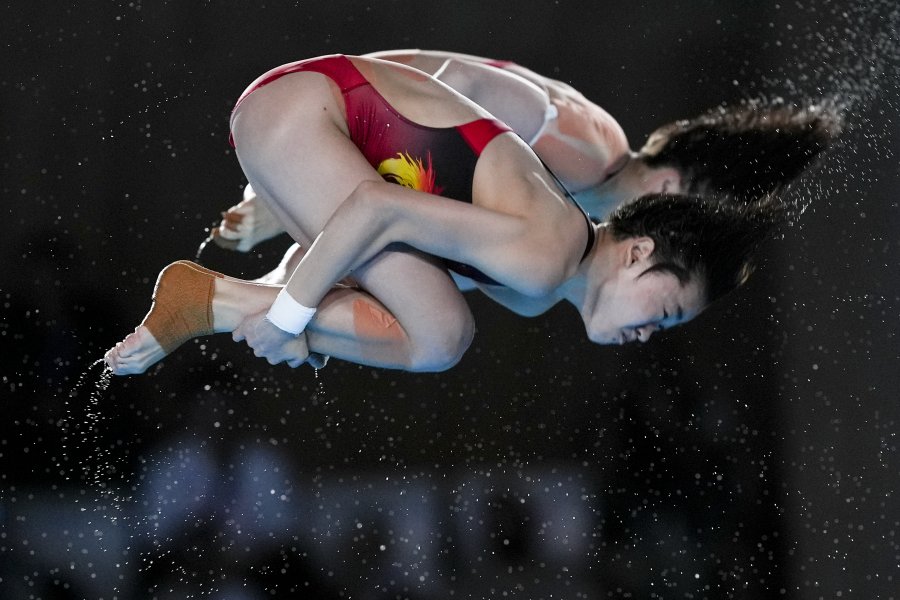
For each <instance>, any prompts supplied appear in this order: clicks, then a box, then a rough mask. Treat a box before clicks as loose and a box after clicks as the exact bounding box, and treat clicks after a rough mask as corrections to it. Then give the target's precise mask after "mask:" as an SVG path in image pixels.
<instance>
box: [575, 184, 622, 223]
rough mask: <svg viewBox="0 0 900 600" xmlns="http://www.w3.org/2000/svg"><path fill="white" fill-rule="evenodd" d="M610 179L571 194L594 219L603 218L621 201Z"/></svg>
mask: <svg viewBox="0 0 900 600" xmlns="http://www.w3.org/2000/svg"><path fill="white" fill-rule="evenodd" d="M613 177H615V175H614V176H613ZM610 181H611V180H610V179H607V180H606V181H604V182H603V183H598V184H597V185H595V186H593V187H589V188H587V189H583V190H579V191H577V192H574V193H573V194H572V196H574V198H575V201H576V202H577V203H578V204H579V205H580V206H581V208H583V209H584V210H585V211H586V212H587V214H589V215H590V216H591V217H592V218H594V219H599V220H601V221H602V220H605V219H606V218H607V217H608V216H609V214H610V213H612V211H614V210H615V209H616V208H618V206H619V204H620V203H621V201H622V199H621V198H620V197H619V196H618V195H617V194H616V193H615V185H610V184H609V182H610Z"/></svg>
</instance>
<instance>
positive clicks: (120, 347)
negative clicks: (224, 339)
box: [104, 260, 222, 375]
mask: <svg viewBox="0 0 900 600" xmlns="http://www.w3.org/2000/svg"><path fill="white" fill-rule="evenodd" d="M218 277H222V275H221V274H220V273H216V272H215V271H210V270H209V269H205V268H203V267H200V266H199V265H195V264H194V263H192V262H188V261H185V260H181V261H177V262H174V263H172V264H170V265H169V266H167V267H166V268H165V269H163V270H162V272H161V273H160V274H159V278H157V280H156V287H155V288H154V290H153V304H152V306H151V307H150V312H148V313H147V316H146V317H144V320H143V322H142V323H141V324H140V325H139V326H138V327H137V329H135V330H134V333H132V334H129V335H128V336H127V337H126V338H125V339H124V340H122V341H121V342H119V343H118V344H116V345H115V347H114V348H112V349H110V350H109V351H108V352H107V353H106V355H105V356H104V358H105V360H106V364H108V365H109V367H110V368H111V369H112V372H113V374H115V375H134V374H136V373H143V372H144V371H146V370H147V369H148V368H149V367H150V366H152V365H153V364H154V363H156V362H158V361H159V360H160V359H162V358H163V357H165V356H166V355H168V354H170V353H172V352H173V351H174V350H175V349H176V348H177V347H178V346H180V345H181V344H183V343H184V342H186V341H188V340H189V339H191V338H195V337H198V336H201V335H209V334H211V333H213V331H214V330H213V317H212V299H213V294H214V292H215V280H216V278H218Z"/></svg>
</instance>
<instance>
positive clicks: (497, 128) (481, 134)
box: [456, 119, 512, 156]
mask: <svg viewBox="0 0 900 600" xmlns="http://www.w3.org/2000/svg"><path fill="white" fill-rule="evenodd" d="M456 130H457V131H458V132H459V135H461V136H462V137H463V139H464V140H466V143H467V144H469V148H471V149H472V152H474V153H475V155H476V156H481V152H482V151H483V150H484V147H485V146H487V145H488V142H490V141H491V140H492V139H494V138H495V137H497V136H498V135H500V134H501V133H506V132H507V131H512V129H511V128H510V127H508V126H506V125H505V124H504V123H501V122H500V121H496V120H494V119H478V120H477V121H471V122H469V123H464V124H463V125H459V126H457V127H456Z"/></svg>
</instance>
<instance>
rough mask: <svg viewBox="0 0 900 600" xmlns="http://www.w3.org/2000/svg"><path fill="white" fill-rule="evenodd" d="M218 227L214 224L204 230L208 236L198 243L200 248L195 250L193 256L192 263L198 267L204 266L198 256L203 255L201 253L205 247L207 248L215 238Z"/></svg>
mask: <svg viewBox="0 0 900 600" xmlns="http://www.w3.org/2000/svg"><path fill="white" fill-rule="evenodd" d="M218 226H219V224H218V223H215V222H214V223H213V224H212V225H210V226H209V227H207V228H206V229H204V231H205V232H207V234H208V235H207V236H206V239H204V240H203V241H202V242H200V246H199V247H198V248H197V253H196V254H195V255H194V262H195V263H197V264H198V265H201V266H206V265H204V264H203V262H201V260H200V255H201V254H203V251H204V250H206V247H207V246H209V244H210V242H212V241H213V239H214V238H215V235H214V234H215V231H216V228H217V227H218Z"/></svg>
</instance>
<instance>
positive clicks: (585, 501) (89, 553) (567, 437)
mask: <svg viewBox="0 0 900 600" xmlns="http://www.w3.org/2000/svg"><path fill="white" fill-rule="evenodd" d="M0 10H2V13H0V15H2V19H0V34H2V37H0V39H2V44H3V53H2V56H3V58H2V61H0V64H2V72H0V102H2V103H0V115H2V118H0V139H2V148H0V164H2V171H0V173H2V175H0V189H2V198H3V203H2V211H3V216H4V218H3V219H2V224H0V236H2V238H0V239H2V242H0V244H2V245H0V253H2V254H0V256H2V266H3V277H2V279H0V299H2V309H0V321H2V322H0V356H2V358H0V390H2V391H0V394H2V396H0V398H2V400H0V401H2V406H3V410H4V413H5V419H3V420H2V424H0V485H2V487H0V490H2V491H0V523H2V531H0V590H2V592H0V596H2V597H3V598H80V597H102V598H111V597H117V598H145V597H147V598H149V597H159V598H185V597H191V594H194V595H197V594H208V595H210V596H212V597H224V598H263V597H359V598H392V597H416V598H443V597H449V596H450V594H451V593H452V594H453V595H454V596H455V597H487V596H497V597H501V596H503V597H520V598H537V597H546V598H549V597H561V598H579V597H581V598H595V597H616V598H619V597H622V598H626V597H636V598H650V597H660V598H700V597H708V598H721V597H735V598H770V597H780V596H788V597H802V598H819V597H828V598H831V597H859V598H873V597H877V598H896V597H897V593H896V589H898V583H897V577H898V563H900V548H898V538H897V534H896V532H897V530H898V526H900V511H898V508H897V501H896V492H897V489H896V486H897V481H898V464H900V463H898V459H897V455H896V453H897V444H898V441H897V434H896V432H897V429H898V419H900V414H898V408H897V389H898V379H900V375H898V372H900V369H898V368H897V367H898V345H897V339H896V335H897V324H896V322H897V316H898V290H900V284H898V275H897V273H898V269H897V267H898V262H897V259H896V253H897V250H898V248H897V246H898V244H897V235H896V232H897V228H898V225H900V210H898V207H897V193H896V189H897V186H898V183H900V176H898V169H897V159H896V151H897V142H896V140H895V136H894V133H895V132H896V120H897V117H898V114H897V108H898V107H897V100H898V94H897V88H896V81H897V74H898V73H897V62H898V61H897V57H896V56H895V54H894V53H896V52H897V32H896V22H897V19H896V15H895V14H894V15H892V14H890V11H891V10H895V9H893V8H892V7H891V5H890V3H889V2H888V3H885V4H882V5H879V4H872V3H866V4H860V5H854V4H852V3H850V2H838V3H835V2H824V1H823V2H812V3H808V4H796V3H790V4H789V3H784V4H783V5H782V3H779V2H769V1H766V2H754V3H748V2H740V1H737V0H733V1H724V0H696V1H691V2H687V1H681V2H664V1H659V2H605V3H600V2H590V1H569V0H559V1H556V2H509V1H506V2H503V1H500V0H490V1H479V2H454V3H450V2H446V3H441V2H432V1H423V2H411V1H407V0H384V1H382V2H380V3H372V4H366V3H361V2H349V1H338V2H332V3H307V2H294V3H286V2H285V3H269V4H256V5H251V4H248V3H242V4H231V3H227V4H226V3H209V2H180V3H176V2H165V3H160V2H147V3H143V2H96V1H85V2H80V3H77V6H75V5H73V6H64V5H58V4H54V3H39V2H38V3H30V2H13V3H12V4H9V3H7V4H6V5H4V6H3V8H2V9H0ZM403 47H421V48H435V49H447V50H455V51H461V52H468V53H473V54H481V55H485V56H492V57H497V58H506V59H512V60H515V61H517V62H519V63H521V64H524V65H526V66H529V67H531V68H533V69H535V70H537V71H539V72H542V73H545V74H548V75H552V76H555V77H557V78H559V79H562V80H564V81H567V82H569V83H571V84H573V85H575V86H576V87H578V88H579V89H581V90H582V91H583V92H584V93H585V94H586V95H587V96H588V97H590V98H592V99H593V100H595V101H597V102H598V103H599V104H601V105H602V106H604V107H605V108H606V109H607V110H609V111H610V112H611V113H612V114H613V115H615V116H616V117H617V118H618V119H619V121H620V123H621V124H622V125H623V127H624V128H625V130H626V132H628V134H629V137H630V139H631V140H632V142H633V146H635V147H636V146H639V145H640V141H641V140H642V139H643V137H644V136H645V135H646V134H647V133H649V132H650V131H651V130H652V129H654V128H655V127H656V126H657V125H659V124H660V123H662V122H665V121H669V120H672V119H676V118H680V117H686V116H690V115H692V114H695V113H697V112H700V111H701V110H703V109H705V108H707V107H710V106H713V105H716V104H718V103H720V102H723V101H728V102H733V101H737V100H739V99H742V98H747V97H760V96H770V97H771V96H776V95H783V96H784V97H785V98H786V99H787V100H788V101H803V98H805V97H807V96H813V97H822V96H831V95H834V94H840V95H841V96H842V97H843V98H850V99H852V100H855V101H856V102H855V104H854V105H853V110H852V111H851V124H850V127H849V128H848V133H847V135H846V141H845V144H844V145H843V146H842V147H841V148H840V149H839V150H838V152H836V153H835V155H833V156H832V157H830V158H829V159H828V161H827V163H826V165H825V167H824V168H823V169H822V170H820V171H819V172H817V173H816V174H815V175H813V176H811V177H809V178H808V179H807V180H806V181H805V182H804V184H803V185H802V186H800V188H799V189H798V190H797V191H796V192H795V194H794V196H795V198H797V199H798V200H799V201H806V200H809V199H812V200H813V202H812V206H811V208H810V209H809V210H807V212H806V213H805V214H804V215H803V219H802V221H801V226H799V227H796V228H794V229H792V230H791V231H789V232H788V235H787V237H786V239H784V240H780V241H777V242H773V243H772V244H771V245H770V246H769V247H768V248H767V257H766V261H765V264H764V265H763V269H762V271H761V272H760V273H759V274H758V275H757V276H755V277H754V278H753V280H752V281H751V282H750V283H749V284H748V285H747V286H746V288H745V289H742V290H740V291H739V292H737V293H736V294H734V295H733V296H731V297H729V298H728V299H726V300H725V301H723V302H722V303H721V304H720V305H717V306H715V307H712V308H711V309H709V310H708V311H707V312H706V313H704V314H703V315H702V316H701V317H700V318H698V319H697V320H696V322H695V323H692V324H690V325H688V326H686V327H683V328H680V329H679V330H677V331H673V332H670V333H667V334H666V335H664V336H660V337H659V339H654V341H653V342H652V343H650V344H647V345H643V346H642V347H626V348H602V347H594V346H592V345H590V344H589V343H588V342H587V341H586V340H585V339H584V335H583V333H582V327H581V325H580V321H579V319H578V317H577V315H575V314H574V312H573V311H571V310H568V309H563V308H560V309H555V310H553V311H551V312H550V313H549V314H547V315H545V316H543V317H541V318H538V319H521V318H518V317H515V316H512V315H510V314H506V313H505V312H504V311H502V310H500V309H499V308H497V307H495V306H492V305H491V304H490V303H489V302H487V301H485V300H483V299H480V298H477V297H473V298H472V300H471V302H472V305H473V309H474V311H475V314H476V320H477V323H478V335H477V338H476V341H475V344H474V346H473V347H472V349H471V350H470V351H469V353H468V354H467V355H466V357H465V358H464V360H463V361H462V363H461V364H460V365H459V366H458V367H456V368H455V369H453V370H452V371H450V372H447V373H441V374H435V375H430V374H429V375H420V374H408V373H395V372H388V371H379V370H372V369H367V368H361V367H358V366H355V365H350V364H346V363H339V362H338V361H333V362H332V364H330V365H329V366H328V368H327V369H325V370H323V371H322V372H320V373H319V374H318V375H317V376H316V375H315V374H314V373H313V372H312V371H311V370H307V369H301V370H298V371H290V370H289V369H287V368H283V367H279V368H272V367H270V366H269V365H267V364H265V363H264V362H263V361H259V360H257V359H255V358H254V357H253V356H252V354H251V353H250V352H248V351H247V350H246V348H244V347H241V346H236V345H234V344H233V343H231V342H230V340H229V339H228V338H227V337H226V336H219V337H213V338H209V339H205V340H201V341H199V342H197V343H196V344H188V345H187V346H186V347H184V348H182V349H181V350H179V351H178V353H177V354H176V355H174V356H173V357H170V358H169V359H167V360H166V361H164V363H163V364H162V366H161V367H159V368H156V369H153V370H152V371H151V373H149V374H146V375H144V376H141V377H135V378H128V379H116V380H114V381H113V382H112V384H111V385H110V387H109V389H108V390H106V391H105V392H102V393H100V392H95V393H93V394H92V393H91V390H92V389H93V385H94V381H95V379H96V377H97V374H98V372H99V371H98V370H96V369H95V370H93V371H89V372H88V373H87V374H86V375H85V376H84V377H83V380H82V382H83V383H82V384H81V385H80V387H79V386H78V385H77V382H78V380H79V377H80V376H82V374H83V373H84V372H85V371H86V370H88V366H89V365H90V363H91V362H92V361H94V360H96V359H97V358H99V357H100V356H102V353H103V351H104V350H105V348H107V347H108V346H110V345H111V344H113V343H114V342H115V341H117V340H119V339H121V337H122V336H123V335H124V334H125V333H126V332H128V331H129V330H130V329H131V328H132V327H134V325H135V324H136V323H137V322H138V321H139V320H140V318H141V317H142V316H143V314H144V311H145V310H146V308H147V306H148V303H149V295H150V291H151V289H152V285H153V282H154V280H155V277H156V274H157V272H158V271H159V269H161V268H162V267H163V266H164V265H165V264H167V263H169V262H171V261H172V260H175V259H178V258H190V257H192V256H193V255H194V253H195V252H196V249H197V245H198V243H199V242H200V241H201V240H202V239H203V237H204V235H205V233H204V228H205V227H207V226H208V225H209V224H210V223H212V222H213V221H214V220H215V219H216V218H217V216H218V214H219V212H220V211H221V210H223V209H224V208H226V207H227V206H229V205H231V204H233V203H235V202H236V201H237V200H238V199H239V197H240V190H241V186H242V185H243V183H244V181H243V179H242V175H241V173H240V169H239V167H238V165H237V161H236V160H235V158H234V156H233V153H232V152H231V150H230V148H229V146H228V144H227V135H228V133H227V122H228V114H229V111H230V108H231V106H232V104H233V102H234V100H235V98H236V96H237V95H238V94H239V93H240V92H241V90H243V88H244V87H245V86H246V84H247V83H248V82H249V81H251V80H252V79H253V78H254V77H256V76H257V75H258V74H259V73H261V72H262V71H264V70H266V69H268V68H270V67H272V66H275V65H277V64H281V63H283V62H287V61H290V60H296V59H298V58H304V57H309V56H315V55H319V54H326V53H332V52H343V53H363V52H369V51H374V50H381V49H389V48H403ZM285 243H286V242H285V241H284V240H275V241H272V242H270V243H267V244H266V245H264V246H263V247H262V248H261V249H260V250H259V252H254V253H251V254H250V255H248V256H233V255H229V254H227V253H225V252H224V251H220V250H218V249H212V250H210V251H208V252H207V253H206V254H205V255H204V260H205V261H206V262H207V264H209V265H210V266H212V267H214V268H217V269H219V270H224V271H226V272H228V273H229V274H235V275H244V276H257V275H260V274H262V273H263V272H265V271H266V270H267V269H266V268H267V267H270V266H271V265H272V264H273V261H275V260H277V258H278V253H279V251H280V250H282V249H283V248H284V246H285ZM73 388H77V389H76V393H75V394H74V395H72V390H73Z"/></svg>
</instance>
